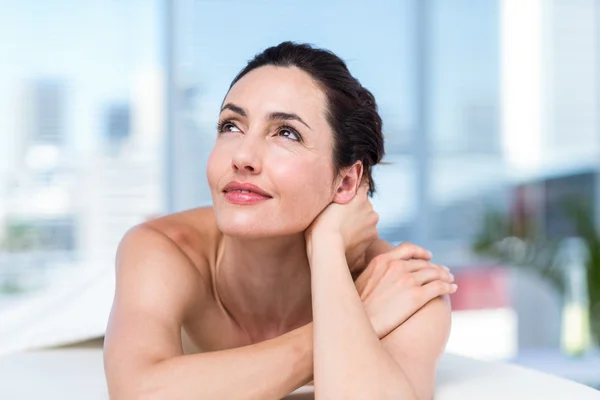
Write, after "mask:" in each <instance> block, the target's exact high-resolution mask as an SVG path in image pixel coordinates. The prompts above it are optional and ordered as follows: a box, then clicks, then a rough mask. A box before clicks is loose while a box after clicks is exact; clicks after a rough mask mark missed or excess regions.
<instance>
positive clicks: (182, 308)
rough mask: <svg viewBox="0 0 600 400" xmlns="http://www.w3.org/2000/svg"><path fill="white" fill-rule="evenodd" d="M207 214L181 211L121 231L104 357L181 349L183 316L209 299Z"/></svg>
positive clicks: (211, 235)
mask: <svg viewBox="0 0 600 400" xmlns="http://www.w3.org/2000/svg"><path fill="white" fill-rule="evenodd" d="M211 214H212V210H210V209H208V210H207V209H194V210H190V211H185V212H182V213H177V214H173V215H168V216H165V217H161V218H157V219H155V220H152V221H148V222H145V223H143V224H140V225H137V226H135V227H133V228H131V229H130V230H129V231H128V232H127V233H126V234H125V236H124V237H123V239H122V240H121V243H120V244H119V248H118V251H117V257H116V271H115V272H116V288H115V297H114V300H113V306H112V309H111V315H110V318H109V323H108V326H107V334H106V339H105V356H106V360H107V361H108V362H109V363H110V362H111V360H113V359H114V360H121V361H122V360H123V357H126V358H128V359H130V360H131V362H132V363H138V362H142V361H143V360H146V362H148V360H160V359H166V358H169V357H172V356H175V355H178V354H180V353H181V328H182V326H183V325H184V324H185V321H186V320H188V319H189V317H190V316H196V317H197V316H201V314H202V313H203V312H204V311H205V310H207V309H210V305H211V301H210V300H211V287H210V286H209V285H210V283H211V281H210V268H209V267H210V264H209V261H210V257H211V252H213V246H215V245H216V243H218V240H217V238H216V237H215V232H214V228H211V219H210V218H211ZM114 360H113V361H114ZM140 360H141V361H140ZM121 361H119V362H121ZM115 362H116V361H115ZM113 364H114V363H113ZM111 365H112V364H111ZM117 369H118V368H117ZM112 370H115V368H112Z"/></svg>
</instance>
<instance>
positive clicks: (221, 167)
mask: <svg viewBox="0 0 600 400" xmlns="http://www.w3.org/2000/svg"><path fill="white" fill-rule="evenodd" d="M221 153H222V151H220V149H219V147H218V146H217V145H215V146H214V147H213V149H212V151H211V152H210V155H209V157H208V161H207V163H206V180H207V181H208V186H209V187H210V190H211V192H212V191H213V190H214V189H215V187H216V186H217V183H218V182H219V178H220V177H221V176H223V173H224V172H225V169H226V168H227V165H228V163H227V158H225V157H223V155H222V154H221Z"/></svg>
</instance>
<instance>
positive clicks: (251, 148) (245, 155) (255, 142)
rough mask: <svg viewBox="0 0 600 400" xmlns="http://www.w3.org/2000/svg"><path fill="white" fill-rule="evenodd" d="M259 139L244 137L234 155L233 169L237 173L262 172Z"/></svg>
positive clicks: (232, 160)
mask: <svg viewBox="0 0 600 400" xmlns="http://www.w3.org/2000/svg"><path fill="white" fill-rule="evenodd" d="M260 153H261V150H260V143H259V139H257V138H252V137H251V136H250V135H244V136H243V137H241V138H240V143H239V145H238V146H237V148H236V149H235V151H234V153H233V157H232V159H231V167H232V168H233V170H234V171H236V172H242V173H249V174H258V173H260V172H261V170H262V160H261V154H260Z"/></svg>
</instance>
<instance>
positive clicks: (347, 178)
mask: <svg viewBox="0 0 600 400" xmlns="http://www.w3.org/2000/svg"><path fill="white" fill-rule="evenodd" d="M362 174H363V165H362V162H361V161H357V162H355V163H354V165H352V166H351V167H350V168H348V169H346V170H343V171H342V172H341V173H340V177H339V178H338V180H339V182H338V183H337V184H336V187H335V193H334V196H333V202H334V203H338V204H346V203H348V202H349V201H350V200H352V199H353V198H354V196H355V195H356V191H357V190H358V186H359V185H360V183H361V178H362Z"/></svg>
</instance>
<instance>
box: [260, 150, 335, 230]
mask: <svg viewBox="0 0 600 400" xmlns="http://www.w3.org/2000/svg"><path fill="white" fill-rule="evenodd" d="M270 175H271V177H272V179H273V181H274V182H276V185H277V189H278V192H279V196H280V201H281V203H280V205H281V209H282V214H283V215H284V216H285V217H286V218H289V221H290V223H292V221H293V223H292V224H293V225H295V226H296V228H298V229H301V230H302V229H305V228H306V227H307V226H308V225H309V224H310V223H311V222H312V221H313V220H314V219H315V217H316V216H317V215H318V214H319V213H320V212H321V211H322V210H323V209H324V208H325V207H326V206H327V205H328V204H329V203H330V201H331V198H332V187H331V183H332V179H333V174H332V173H331V172H329V168H328V167H327V165H324V163H323V162H319V161H318V160H306V159H302V160H293V159H287V160H286V161H283V160H282V162H280V163H278V164H276V165H274V166H273V167H272V168H271V173H270Z"/></svg>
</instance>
